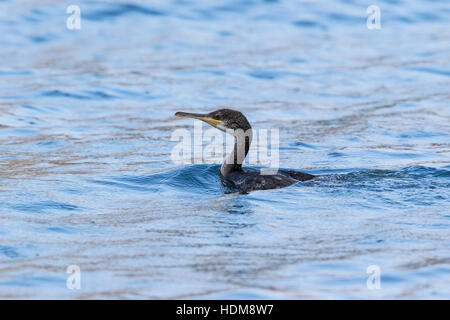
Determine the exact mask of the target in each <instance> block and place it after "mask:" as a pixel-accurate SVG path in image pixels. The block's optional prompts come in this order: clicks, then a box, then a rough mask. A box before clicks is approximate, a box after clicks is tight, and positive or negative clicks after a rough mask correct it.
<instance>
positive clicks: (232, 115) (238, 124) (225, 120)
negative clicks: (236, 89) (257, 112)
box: [175, 109, 252, 133]
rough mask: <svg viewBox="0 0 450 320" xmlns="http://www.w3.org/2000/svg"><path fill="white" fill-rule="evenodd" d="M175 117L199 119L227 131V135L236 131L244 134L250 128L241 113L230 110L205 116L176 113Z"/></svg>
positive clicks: (221, 110)
mask: <svg viewBox="0 0 450 320" xmlns="http://www.w3.org/2000/svg"><path fill="white" fill-rule="evenodd" d="M175 115H176V116H177V117H186V118H193V119H199V120H202V121H204V122H206V123H208V124H210V125H212V126H213V127H215V128H217V129H220V130H222V131H227V130H228V132H229V133H232V132H233V131H235V130H238V129H241V130H243V131H244V132H246V131H247V130H249V129H251V128H252V127H251V126H250V123H249V122H248V120H247V118H246V117H245V116H244V115H243V114H242V113H241V112H239V111H236V110H231V109H220V110H216V111H213V112H210V113H206V114H199V113H188V112H177V113H175Z"/></svg>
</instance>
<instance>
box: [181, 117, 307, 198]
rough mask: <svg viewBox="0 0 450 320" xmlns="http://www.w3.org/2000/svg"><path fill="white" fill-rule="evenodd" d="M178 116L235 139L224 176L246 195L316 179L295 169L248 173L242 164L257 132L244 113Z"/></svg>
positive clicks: (226, 162) (225, 163) (221, 169)
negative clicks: (212, 128)
mask: <svg viewBox="0 0 450 320" xmlns="http://www.w3.org/2000/svg"><path fill="white" fill-rule="evenodd" d="M175 116H178V117H185V118H193V119H198V120H201V121H204V122H206V123H208V124H209V125H211V126H213V127H214V128H217V129H219V130H222V131H225V132H226V133H229V134H231V135H233V136H234V137H235V142H234V149H233V151H232V152H231V153H230V154H228V155H227V157H226V158H225V161H224V162H223V164H222V167H221V168H220V173H221V175H222V177H223V178H224V179H225V180H226V181H227V182H229V183H231V184H232V185H234V187H236V188H238V189H240V190H242V191H244V192H249V191H253V190H266V189H278V188H283V187H287V186H290V185H292V184H294V183H297V182H299V181H306V180H311V179H313V178H314V177H315V176H313V175H311V174H308V173H304V172H299V171H295V170H278V171H277V172H276V173H275V174H261V173H260V172H259V171H251V170H250V171H249V170H246V171H244V170H243V169H242V163H243V162H244V159H245V157H246V156H247V153H248V151H249V149H250V144H251V142H252V136H253V132H252V127H251V126H250V123H249V122H248V120H247V118H246V117H245V116H244V115H243V114H242V113H241V112H240V111H237V110H231V109H220V110H216V111H213V112H210V113H206V114H199V113H188V112H177V113H175Z"/></svg>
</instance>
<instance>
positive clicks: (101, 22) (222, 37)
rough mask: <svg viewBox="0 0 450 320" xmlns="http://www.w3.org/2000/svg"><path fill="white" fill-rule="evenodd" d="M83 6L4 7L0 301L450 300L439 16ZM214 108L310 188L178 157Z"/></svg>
mask: <svg viewBox="0 0 450 320" xmlns="http://www.w3.org/2000/svg"><path fill="white" fill-rule="evenodd" d="M75 2H76V3H72V2H64V1H50V0H44V1H31V0H24V1H0V34H1V36H0V48H1V50H0V61H1V64H0V298H82V299H89V298H208V299H209V298H224V299H233V298H245V299H248V298H447V299H448V298H450V249H449V248H450V232H449V230H450V229H449V228H450V204H449V195H450V191H449V186H450V157H449V155H450V143H449V141H450V125H449V123H450V122H449V120H450V108H449V102H450V93H449V92H450V90H449V87H450V86H449V83H450V34H449V32H448V30H449V21H450V3H449V2H448V1H447V0H442V1H438V0H435V1H425V0H423V1H421V0H418V1H405V0H397V1H377V2H376V3H377V4H378V5H379V7H380V8H381V18H382V20H381V29H380V30H369V29H367V27H366V18H367V14H366V8H367V7H368V6H369V5H371V4H373V1H362V0H361V1H356V0H355V1H287V0H285V1H257V0H254V1H237V0H236V1H216V2H214V1H148V2H143V1H134V2H132V1H127V2H125V1H124V2H117V1H92V0H89V1H87V0H86V1H75ZM69 4H78V5H80V7H81V17H82V25H81V27H82V28H81V30H68V29H67V28H66V19H67V17H68V14H66V8H67V6H68V5H69ZM222 106H226V107H230V108H234V109H239V110H241V111H242V112H244V113H245V114H246V115H247V117H248V118H249V120H250V121H251V123H252V125H253V127H254V128H255V129H271V128H276V129H279V130H280V166H281V167H283V168H293V169H303V170H305V171H307V172H310V173H313V174H317V175H320V176H321V177H319V178H318V179H316V180H313V181H309V182H305V183H299V184H296V185H293V186H291V187H288V188H285V189H279V190H269V191H257V192H252V193H250V194H239V193H236V192H230V191H229V190H227V189H226V187H224V186H223V185H222V184H221V181H220V176H219V168H220V165H219V164H197V165H192V166H182V165H178V164H175V163H174V162H172V161H171V152H172V149H173V147H174V146H175V145H176V142H174V141H171V139H170V138H171V135H172V133H173V132H174V130H176V129H180V128H185V129H188V130H192V128H193V125H194V122H193V121H189V120H186V119H179V118H175V117H174V116H173V114H174V112H176V111H191V112H208V111H212V110H214V109H216V108H219V107H222ZM205 128H206V127H205ZM69 265H78V266H79V267H80V268H81V289H80V290H69V289H67V288H66V279H67V277H68V276H69V275H68V274H66V269H67V267H68V266H69ZM371 265H376V266H378V267H379V268H380V270H381V289H379V290H369V289H368V287H367V285H366V282H367V278H368V276H369V274H367V273H366V270H367V268H368V267H369V266H371Z"/></svg>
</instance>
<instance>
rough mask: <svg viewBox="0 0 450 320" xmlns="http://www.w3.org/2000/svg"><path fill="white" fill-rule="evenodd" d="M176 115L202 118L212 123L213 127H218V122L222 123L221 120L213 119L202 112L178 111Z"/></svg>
mask: <svg viewBox="0 0 450 320" xmlns="http://www.w3.org/2000/svg"><path fill="white" fill-rule="evenodd" d="M175 115H176V116H177V117H183V118H192V119H198V120H202V121H204V122H206V123H208V124H210V125H212V126H213V127H217V125H218V124H220V123H222V121H221V120H216V119H213V118H211V117H208V115H206V114H201V113H189V112H177V113H175Z"/></svg>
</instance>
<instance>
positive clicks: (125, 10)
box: [84, 3, 165, 20]
mask: <svg viewBox="0 0 450 320" xmlns="http://www.w3.org/2000/svg"><path fill="white" fill-rule="evenodd" d="M128 14H143V15H151V16H162V15H165V13H164V12H162V11H159V10H155V9H151V8H148V7H144V6H141V5H137V4H131V3H120V4H109V5H108V8H107V9H106V8H105V9H101V10H98V11H94V12H92V13H88V14H86V15H84V17H85V18H86V19H88V20H106V19H110V18H115V17H119V16H124V15H128Z"/></svg>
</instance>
